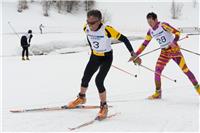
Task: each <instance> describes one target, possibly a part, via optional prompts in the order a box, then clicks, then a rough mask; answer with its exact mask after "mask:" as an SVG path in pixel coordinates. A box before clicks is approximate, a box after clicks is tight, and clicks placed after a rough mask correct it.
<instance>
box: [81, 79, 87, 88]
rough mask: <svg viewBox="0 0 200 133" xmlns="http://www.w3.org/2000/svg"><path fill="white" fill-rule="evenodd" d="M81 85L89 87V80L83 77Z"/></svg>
mask: <svg viewBox="0 0 200 133" xmlns="http://www.w3.org/2000/svg"><path fill="white" fill-rule="evenodd" d="M81 86H82V87H85V88H87V87H88V81H87V80H84V79H82V82H81Z"/></svg>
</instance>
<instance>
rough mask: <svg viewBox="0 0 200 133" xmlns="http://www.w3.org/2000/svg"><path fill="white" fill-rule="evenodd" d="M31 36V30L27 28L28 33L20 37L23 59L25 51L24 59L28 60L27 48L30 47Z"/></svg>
mask: <svg viewBox="0 0 200 133" xmlns="http://www.w3.org/2000/svg"><path fill="white" fill-rule="evenodd" d="M32 37H33V35H32V30H28V33H27V34H25V35H23V36H22V37H21V46H22V48H23V50H22V60H25V58H24V55H25V53H26V59H27V60H29V52H28V48H29V47H30V42H31V39H32Z"/></svg>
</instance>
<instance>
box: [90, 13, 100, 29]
mask: <svg viewBox="0 0 200 133" xmlns="http://www.w3.org/2000/svg"><path fill="white" fill-rule="evenodd" d="M87 24H88V25H89V27H90V30H92V31H96V30H97V29H98V27H99V25H100V24H101V20H99V19H98V18H97V17H94V16H89V17H88V18H87Z"/></svg>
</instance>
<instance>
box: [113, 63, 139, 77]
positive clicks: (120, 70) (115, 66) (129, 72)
mask: <svg viewBox="0 0 200 133" xmlns="http://www.w3.org/2000/svg"><path fill="white" fill-rule="evenodd" d="M112 67H114V68H115V69H117V70H120V71H122V72H124V73H126V74H129V75H131V76H134V77H137V74H135V75H134V74H132V73H130V72H127V71H125V70H123V69H121V68H119V67H117V66H114V65H112Z"/></svg>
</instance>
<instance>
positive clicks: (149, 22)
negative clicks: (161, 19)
mask: <svg viewBox="0 0 200 133" xmlns="http://www.w3.org/2000/svg"><path fill="white" fill-rule="evenodd" d="M147 22H148V24H149V25H150V26H151V27H152V28H153V27H154V26H155V25H156V24H157V22H158V20H157V19H155V20H154V19H152V18H149V19H147Z"/></svg>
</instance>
